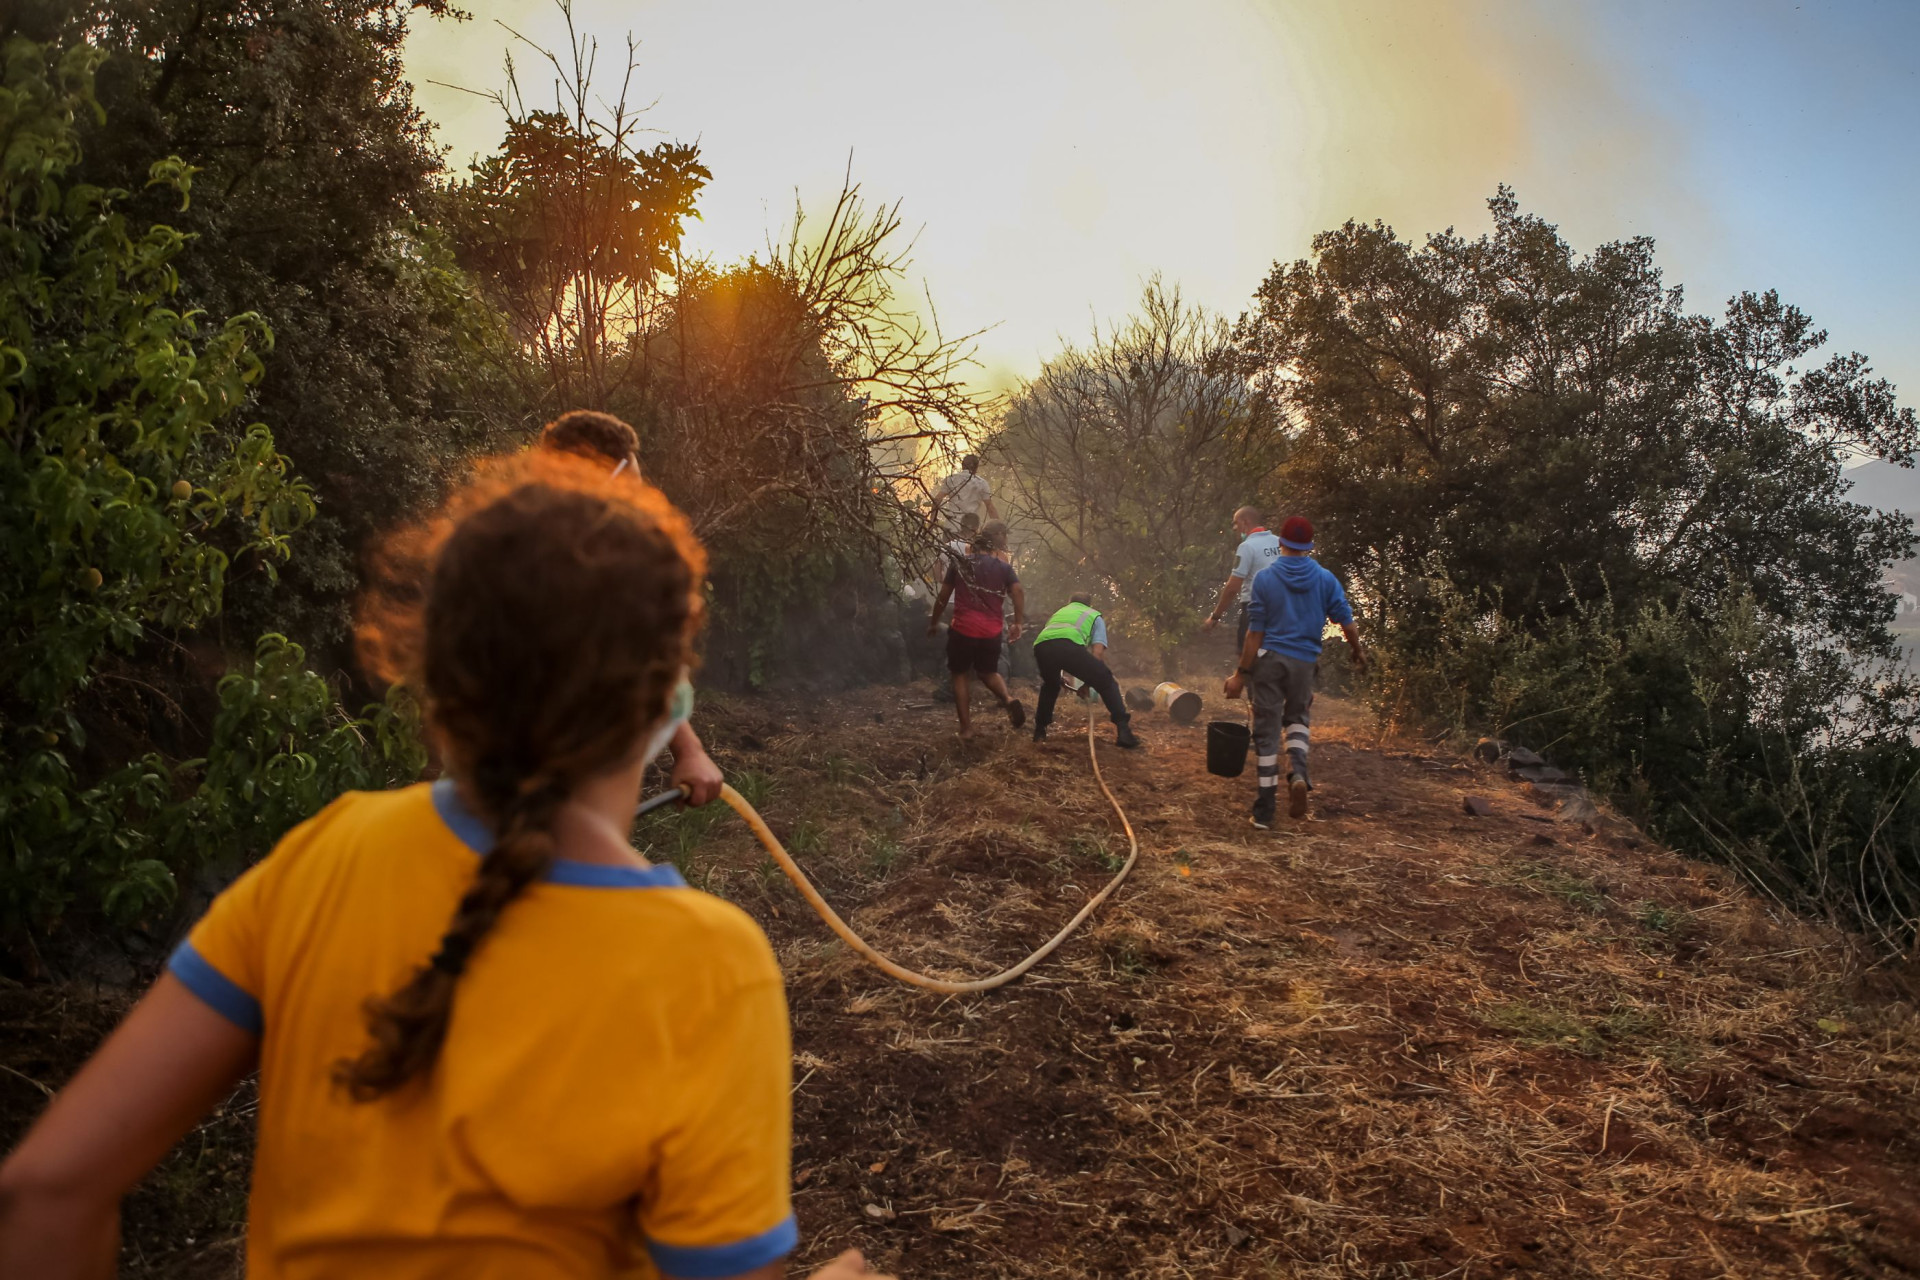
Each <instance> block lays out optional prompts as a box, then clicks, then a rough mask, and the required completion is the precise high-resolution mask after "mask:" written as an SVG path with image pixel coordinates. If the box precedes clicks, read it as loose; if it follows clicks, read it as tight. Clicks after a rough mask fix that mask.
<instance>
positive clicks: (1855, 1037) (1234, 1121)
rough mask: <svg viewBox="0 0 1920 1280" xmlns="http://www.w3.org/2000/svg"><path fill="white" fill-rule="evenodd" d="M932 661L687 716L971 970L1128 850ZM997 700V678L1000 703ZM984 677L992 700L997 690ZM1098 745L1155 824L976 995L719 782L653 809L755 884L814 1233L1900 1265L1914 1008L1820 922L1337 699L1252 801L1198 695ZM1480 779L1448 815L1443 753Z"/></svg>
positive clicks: (1631, 1262) (1155, 1264) (1570, 1270)
mask: <svg viewBox="0 0 1920 1280" xmlns="http://www.w3.org/2000/svg"><path fill="white" fill-rule="evenodd" d="M929 701H930V700H929V699H927V698H926V697H925V696H924V695H923V691H922V690H919V689H906V688H902V689H885V688H882V689H873V690H868V691H866V692H864V693H860V694H855V695H849V696H844V697H839V698H836V699H835V700H834V701H832V702H831V703H828V704H824V705H819V706H814V707H809V706H808V705H807V704H805V703H802V702H799V701H788V702H748V701H744V700H743V701H740V702H737V703H729V704H724V705H722V706H720V707H719V708H717V709H715V710H713V712H712V714H711V715H710V717H709V718H707V719H705V720H704V721H703V729H704V730H705V731H706V732H707V734H708V736H709V738H710V740H712V741H713V742H714V743H715V744H716V746H717V747H718V749H719V752H720V753H721V754H722V758H723V761H724V762H725V763H726V764H727V765H728V767H729V768H730V770H731V771H733V772H735V773H740V772H743V771H746V772H751V773H754V774H756V775H758V777H759V779H760V785H761V786H762V787H763V788H764V789H765V793H766V805H765V810H766V812H767V814H768V816H769V818H770V820H771V821H772V822H773V824H774V826H775V828H776V829H777V830H780V831H795V830H804V831H806V832H807V833H808V834H807V843H808V844H809V845H810V852H808V853H807V854H805V855H804V861H805V862H806V863H807V864H808V865H809V867H811V868H812V869H813V870H814V871H815V872H816V873H817V877H818V879H819V881H820V883H821V886H822V888H823V890H824V891H825V892H827V894H828V895H829V896H830V897H831V898H832V899H833V900H834V901H835V902H836V903H838V904H840V905H841V906H842V907H843V909H844V910H846V911H847V912H848V914H849V916H850V918H851V919H852V920H853V921H854V923H855V926H856V927H857V928H859V929H861V930H862V931H863V933H865V934H866V936H868V937H869V938H870V939H872V940H873V941H874V942H876V944H878V945H880V946H881V947H882V948H883V949H884V950H887V951H888V952H889V953H890V954H892V955H894V956H895V957H896V958H898V959H900V960H902V961H904V962H906V963H909V964H912V965H915V966H918V967H923V968H928V969H931V970H934V971H943V972H949V973H955V974H961V973H965V974H977V973H980V972H984V971H987V970H989V969H991V968H995V967H998V966H1000V965H1003V964H1006V963H1008V962H1010V961H1012V960H1014V959H1017V958H1018V957H1019V956H1020V955H1022V954H1024V953H1025V951H1026V950H1027V949H1028V948H1029V947H1030V946H1032V945H1033V944H1034V943H1035V942H1037V941H1038V940H1040V939H1042V938H1044V937H1045V936H1046V935H1047V934H1048V933H1050V932H1051V931H1052V929H1053V928H1055V927H1057V924H1058V922H1059V921H1060V920H1061V919H1063V918H1065V916H1066V915H1067V914H1069V913H1070V912H1071V911H1072V910H1073V909H1074V908H1075V907H1077V906H1078V904H1079V903H1080V902H1082V901H1084V899H1085V897H1086V895H1088V894H1090V893H1091V892H1093V891H1094V890H1095V889H1097V887H1098V886H1099V885H1100V884H1101V883H1102V882H1103V881H1104V880H1105V878H1106V876H1107V875H1108V874H1110V867H1111V866H1112V864H1113V858H1114V855H1115V854H1116V853H1117V852H1119V853H1123V852H1124V845H1123V844H1121V845H1120V847H1119V848H1118V849H1116V847H1115V846H1116V844H1117V843H1118V837H1117V834H1116V832H1115V831H1114V830H1113V824H1112V820H1111V815H1110V813H1108V812H1107V811H1106V810H1105V808H1104V805H1103V802H1102V800H1101V798H1100V796H1099V793H1098V792H1097V790H1096V789H1095V788H1094V787H1093V786H1092V784H1091V780H1090V778H1089V776H1088V773H1087V766H1086V760H1085V754H1084V753H1085V746H1084V740H1083V738H1081V737H1080V736H1079V735H1078V734H1077V733H1075V732H1074V731H1073V730H1072V728H1071V727H1069V726H1070V725H1071V724H1072V723H1074V722H1073V721H1069V726H1062V727H1061V728H1060V729H1057V730H1056V740H1055V741H1054V742H1053V743H1050V744H1048V745H1047V746H1044V747H1039V748H1036V747H1033V746H1032V745H1030V744H1028V743H1026V742H1025V741H1024V739H1022V738H1019V737H1016V736H1014V735H1012V734H1011V733H1010V732H1008V731H1006V730H1004V729H1002V728H999V727H998V726H996V727H994V728H993V729H990V730H989V732H988V734H987V735H986V738H985V741H983V742H980V743H976V744H973V745H971V746H969V747H965V748H962V747H960V746H959V745H958V744H956V743H954V741H953V739H952V733H951V729H952V712H951V709H950V708H947V707H944V706H943V707H939V708H937V709H936V708H934V707H932V706H930V705H928V703H929ZM985 713H986V709H985V708H982V709H981V714H983V715H984V714H985ZM988 719H989V720H991V717H990V716H989V717H988ZM1142 727H1143V730H1144V731H1145V732H1146V733H1147V734H1148V741H1149V745H1148V749H1147V751H1146V753H1145V754H1144V755H1127V754H1124V753H1121V752H1118V751H1114V750H1112V749H1111V748H1110V747H1104V746H1103V748H1102V762H1103V767H1104V768H1106V769H1107V770H1108V778H1109V781H1110V782H1111V783H1112V784H1113V786H1114V789H1115V791H1116V793H1117V794H1119V795H1120V797H1121V799H1122V801H1123V803H1125V804H1126V805H1127V807H1128V811H1129V813H1130V815H1131V816H1132V818H1133V820H1134V823H1135V825H1136V827H1137V828H1138V829H1139V831H1140V834H1141V838H1142V841H1143V845H1144V848H1145V850H1146V856H1144V857H1143V859H1142V866H1141V868H1140V869H1139V870H1137V871H1136V872H1135V876H1134V879H1133V881H1132V882H1131V883H1130V885H1129V886H1128V888H1127V889H1126V890H1124V891H1123V893H1122V894H1121V895H1120V897H1119V898H1118V899H1117V900H1116V902H1115V903H1114V904H1113V905H1112V906H1111V908H1110V909H1109V910H1107V911H1106V912H1104V913H1103V914H1102V915H1101V916H1099V917H1096V918H1095V920H1094V921H1093V923H1092V924H1091V925H1090V926H1089V928H1088V930H1087V931H1086V932H1085V934H1084V936H1082V937H1079V938H1076V939H1075V940H1073V941H1072V942H1070V943H1069V944H1068V945H1067V946H1066V947H1065V948H1063V949H1062V951H1061V952H1060V954H1059V955H1058V956H1057V957H1056V958H1055V959H1054V960H1053V961H1050V962H1049V963H1047V964H1045V965H1043V966H1042V967H1041V969H1040V970H1038V971H1037V972H1036V973H1035V974H1034V975H1032V976H1030V977H1029V978H1028V979H1027V980H1025V981H1023V982H1021V983H1019V984H1016V985H1015V986H1013V987H1011V988H1008V989H1006V990H1004V991H1001V992H998V993H994V994H991V995H987V996H983V997H968V998H943V997H940V996H937V995H932V994H928V993H922V992H917V991H913V990H910V989H907V988H904V987H900V986H897V985H895V984H893V983H891V982H889V981H888V980H886V979H885V978H883V977H882V976H881V975H879V974H878V973H876V972H874V971H872V970H870V969H868V968H866V967H864V966H863V965H861V964H860V963H859V962H858V961H857V960H855V959H854V958H853V957H852V956H851V955H850V954H849V953H847V952H846V951H845V949H844V948H841V947H839V946H838V945H837V944H835V943H833V942H832V941H831V939H830V938H829V937H828V935H826V933H825V930H824V929H823V928H822V927H821V926H820V925H819V924H818V922H817V921H815V920H814V918H813V917H812V915H811V913H810V912H808V911H807V909H806V908H805V906H804V904H802V903H801V902H800V901H799V900H798V898H797V897H796V896H795V895H793V894H792V893H791V892H790V891H789V890H788V889H787V887H786V886H785V883H784V881H781V880H780V879H779V878H778V877H777V876H774V875H770V874H768V873H767V869H766V867H765V866H764V865H763V864H764V861H765V860H764V857H763V856H762V855H760V854H759V852H758V850H757V848H756V847H755V846H753V845H751V843H750V841H749V840H748V838H747V837H746V836H745V834H744V832H743V831H741V830H740V829H739V827H738V826H737V824H732V823H723V824H717V825H714V826H712V827H711V828H710V829H709V830H708V832H707V833H706V834H705V836H704V838H703V839H701V840H699V841H697V842H694V843H691V844H690V845H689V844H686V842H684V841H683V840H681V839H680V838H679V837H678V836H677V834H676V831H675V828H674V825H673V824H674V823H676V822H681V821H685V819H668V820H666V821H664V822H663V823H662V824H661V825H660V826H659V827H658V828H657V829H655V830H654V831H653V833H652V834H653V836H654V838H655V841H656V846H657V847H661V848H663V849H665V850H666V851H671V852H680V853H681V859H682V861H683V863H684V865H685V866H686V868H687V869H688V871H689V872H690V873H691V875H692V876H693V878H694V879H695V880H696V882H700V883H706V884H707V885H709V886H710V887H712V888H714V889H716V890H719V891H721V892H724V893H726V894H727V895H728V896H729V897H732V898H733V899H735V900H736V901H738V902H740V903H741V904H742V905H744V906H746V907H747V908H748V909H749V910H751V911H753V912H754V913H755V914H756V915H757V916H758V917H759V918H760V919H761V920H762V921H763V923H765V924H766V926H767V927H768V929H769V931H770V933H771V934H772V935H773V937H774V939H775V942H776V945H777V946H778V947H779V948H780V952H781V956H782V960H783V962H784V963H785V965H786V967H787V970H788V973H789V977H790V983H791V988H790V994H791V998H792V1003H793V1012H794V1019H795V1027H796V1046H797V1052H798V1056H797V1060H796V1070H795V1080H796V1097H795V1103H796V1117H795V1119H796V1131H797V1134H798V1139H797V1141H798V1149H797V1152H796V1181H797V1184H798V1191H797V1202H798V1206H799V1212H800V1217H801V1224H802V1228H803V1233H804V1240H805V1243H804V1246H803V1247H804V1251H805V1254H806V1256H807V1257H809V1258H819V1257H823V1256H825V1255H828V1254H830V1253H832V1252H833V1251H835V1250H837V1249H840V1248H843V1247H845V1246H847V1245H849V1244H857V1245H859V1246H860V1247H862V1248H863V1249H866V1250H867V1251H868V1252H869V1253H870V1255H872V1256H874V1257H876V1258H877V1259H878V1260H880V1261H881V1262H883V1263H884V1264H885V1265H887V1266H888V1267H890V1268H897V1269H899V1270H900V1271H902V1272H904V1273H908V1274H910V1275H916V1276H935V1275H940V1276H945V1275H994V1276H1042V1275H1046V1276H1060V1275H1126V1276H1197V1275H1207V1276H1216V1275H1248V1276H1264V1275H1274V1276H1336V1275H1337V1276H1347V1275H1376V1274H1378V1275H1419V1276H1436V1277H1437V1276H1444V1275H1458V1276H1467V1275H1471V1274H1475V1273H1480V1274H1485V1273H1487V1272H1489V1271H1501V1270H1528V1271H1538V1272H1542V1273H1546V1274H1556V1275H1609V1276H1614V1275H1621V1276H1633V1275H1648V1276H1656V1275H1657V1276H1692V1275H1699V1276H1719V1275H1735V1276H1758V1275H1801V1274H1808V1273H1811V1274H1816V1275H1840V1274H1852V1275H1865V1276H1895V1275H1920V1243H1916V1241H1920V1138H1917V1137H1916V1133H1917V1132H1920V1129H1917V1122H1920V1095H1917V1092H1916V1083H1917V1082H1920V1019H1917V1018H1916V1015H1915V1008H1914V1004H1913V1002H1912V998H1911V995H1910V994H1909V992H1910V988H1903V987H1902V985H1901V983H1900V980H1899V979H1898V978H1897V977H1895V976H1894V975H1889V974H1887V973H1885V972H1867V971H1864V967H1863V963H1862V961H1861V959H1860V957H1858V956H1857V955H1856V954H1855V953H1854V951H1853V950H1852V948H1851V947H1850V944H1849V942H1848V940H1847V939H1846V938H1844V937H1840V936H1836V935H1834V934H1831V933H1828V932H1824V931H1821V930H1819V929H1816V928H1813V927H1811V926H1809V925H1806V924H1804V923H1802V922H1799V921H1795V920H1791V919H1781V918H1778V917H1777V916H1775V915H1772V914H1769V912H1768V910H1767V909H1766V906H1765V904H1764V903H1762V902H1761V901H1760V900H1758V899H1757V898H1755V897H1753V896H1751V895H1749V894H1747V893H1745V892H1744V891H1743V890H1742V889H1741V888H1740V887H1739V886H1738V885H1737V884H1736V883H1735V882H1734V880H1733V878H1732V877H1731V876H1730V875H1728V874H1727V873H1726V872H1725V871H1724V870H1721V869H1718V868H1713V867H1707V866H1701V865H1698V864H1692V863H1688V862H1685V861H1683V860H1681V859H1679V858H1677V857H1675V856H1673V855H1671V854H1669V853H1666V852H1664V851H1662V850H1660V849H1658V848H1655V847H1652V846H1649V845H1646V844H1644V843H1643V842H1641V841H1639V840H1638V839H1637V838H1636V837H1634V836H1633V834H1632V833H1631V831H1630V830H1623V829H1622V828H1621V827H1620V826H1619V825H1618V824H1611V823H1603V824H1600V825H1601V826H1603V827H1605V829H1606V830H1607V831H1608V832H1610V834H1604V835H1596V834H1589V832H1588V831H1587V830H1585V829H1584V828H1582V827H1578V826H1570V825H1568V824H1565V823H1559V822H1556V821H1555V820H1554V819H1553V817H1552V815H1550V814H1548V813H1547V812H1545V811H1544V810H1543V809H1541V808H1539V807H1538V806H1536V805H1535V804H1534V803H1533V802H1531V801H1530V800H1529V799H1528V798H1527V797H1526V796H1525V795H1524V794H1523V793H1522V792H1521V790H1519V789H1517V788H1515V787H1513V786H1511V785H1510V784H1508V783H1507V782H1505V781H1504V780H1502V779H1498V778H1496V777H1494V776H1493V775H1492V774H1491V773H1483V772H1475V771H1474V770H1472V769H1470V768H1468V767H1467V766H1465V765H1463V764H1459V763H1456V762H1453V761H1450V760H1433V759H1427V758H1424V757H1422V756H1421V755H1420V754H1418V753H1417V752H1413V751H1408V750H1406V749H1405V748H1404V747H1396V746H1395V745H1394V744H1393V743H1391V742H1388V743H1385V744H1381V743H1379V742H1378V741H1377V735H1376V732H1375V730H1374V729H1373V727H1372V726H1371V725H1369V724H1366V723H1363V722H1362V720H1361V717H1360V714H1359V712H1358V711H1357V710H1356V709H1354V708H1352V707H1350V706H1347V705H1345V704H1340V703H1337V702H1331V701H1323V704H1322V715H1321V727H1320V728H1319V729H1318V730H1317V735H1318V736H1317V741H1316V780H1317V781H1318V782H1319V784H1320V789H1319V790H1318V791H1317V792H1316V793H1315V802H1316V812H1315V816H1314V817H1313V818H1312V819H1310V820H1309V821H1307V822H1305V823H1302V824H1298V825H1294V824H1288V823H1284V822H1283V829H1281V830H1277V831H1275V832H1272V833H1262V832H1258V831H1256V830H1254V829H1253V828H1252V827H1250V826H1249V825H1248V824H1247V823H1246V821H1245V819H1244V816H1243V808H1244V805H1245V803H1246V801H1247V800H1248V798H1249V797H1250V790H1249V788H1250V786H1251V783H1250V780H1244V779H1243V780H1238V781H1233V782H1228V781H1224V780H1221V779H1217V778H1212V777H1209V776H1208V775H1207V774H1206V773H1205V772H1204V768H1203V763H1202V749H1201V741H1200V733H1201V731H1200V729H1198V728H1194V729H1189V730H1179V729H1175V728H1173V727H1172V726H1170V725H1168V724H1166V722H1165V721H1164V720H1156V719H1151V718H1146V719H1145V720H1143V724H1142ZM1468 792H1472V793H1474V794H1481V795H1486V796H1489V797H1491V798H1492V799H1493V802H1494V806H1495V814H1494V816H1492V817H1490V818H1472V817H1468V816H1467V815H1466V814H1465V813H1463V812H1462V811H1461V806H1460V800H1461V797H1462V795H1463V794H1466V793H1468Z"/></svg>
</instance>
